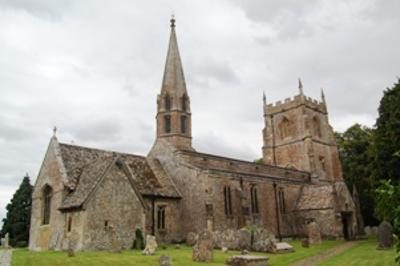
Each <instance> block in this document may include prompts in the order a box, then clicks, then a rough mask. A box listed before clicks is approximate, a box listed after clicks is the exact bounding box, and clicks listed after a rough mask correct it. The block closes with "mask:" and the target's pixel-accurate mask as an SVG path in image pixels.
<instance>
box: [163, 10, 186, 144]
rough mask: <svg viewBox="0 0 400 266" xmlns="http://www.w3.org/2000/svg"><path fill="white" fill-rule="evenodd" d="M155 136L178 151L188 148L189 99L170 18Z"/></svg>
mask: <svg viewBox="0 0 400 266" xmlns="http://www.w3.org/2000/svg"><path fill="white" fill-rule="evenodd" d="M156 119H157V139H160V138H163V139H166V140H168V141H169V142H170V143H172V144H173V145H175V146H176V147H177V148H179V149H182V150H193V148H192V123H191V113H190V99H189V96H188V94H187V91H186V82H185V76H184V74H183V67H182V62H181V58H180V55H179V49H178V42H177V39H176V33H175V19H174V17H172V18H171V35H170V39H169V46H168V52H167V60H166V63H165V69H164V77H163V80H162V85H161V93H160V94H159V95H158V96H157V116H156Z"/></svg>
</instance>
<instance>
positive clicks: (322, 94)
mask: <svg viewBox="0 0 400 266" xmlns="http://www.w3.org/2000/svg"><path fill="white" fill-rule="evenodd" d="M321 100H322V102H323V103H325V93H324V89H323V88H321Z"/></svg>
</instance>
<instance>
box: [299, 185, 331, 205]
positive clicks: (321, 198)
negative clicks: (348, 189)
mask: <svg viewBox="0 0 400 266" xmlns="http://www.w3.org/2000/svg"><path fill="white" fill-rule="evenodd" d="M333 193H334V191H333V187H332V186H331V185H320V186H316V185H314V186H304V187H303V188H302V191H301V193H300V197H299V199H298V200H297V204H296V207H295V210H296V211H306V210H317V209H332V208H334V206H335V202H334V197H329V195H332V194H333Z"/></svg>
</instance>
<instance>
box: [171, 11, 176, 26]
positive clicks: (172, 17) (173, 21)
mask: <svg viewBox="0 0 400 266" xmlns="http://www.w3.org/2000/svg"><path fill="white" fill-rule="evenodd" d="M175 21H176V20H175V15H174V13H173V12H172V15H171V20H170V22H171V28H174V27H175Z"/></svg>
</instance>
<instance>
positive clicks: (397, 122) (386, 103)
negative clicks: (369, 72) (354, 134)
mask: <svg viewBox="0 0 400 266" xmlns="http://www.w3.org/2000/svg"><path fill="white" fill-rule="evenodd" d="M378 113H379V116H378V119H377V120H376V132H375V154H376V157H375V167H374V168H375V171H374V176H375V177H376V178H377V179H387V178H389V179H391V180H393V181H400V157H399V156H396V153H397V152H398V151H399V150H400V78H399V79H398V80H397V83H395V84H394V86H393V87H392V88H387V89H386V90H385V91H384V94H383V97H382V99H381V101H380V106H379V109H378Z"/></svg>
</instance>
